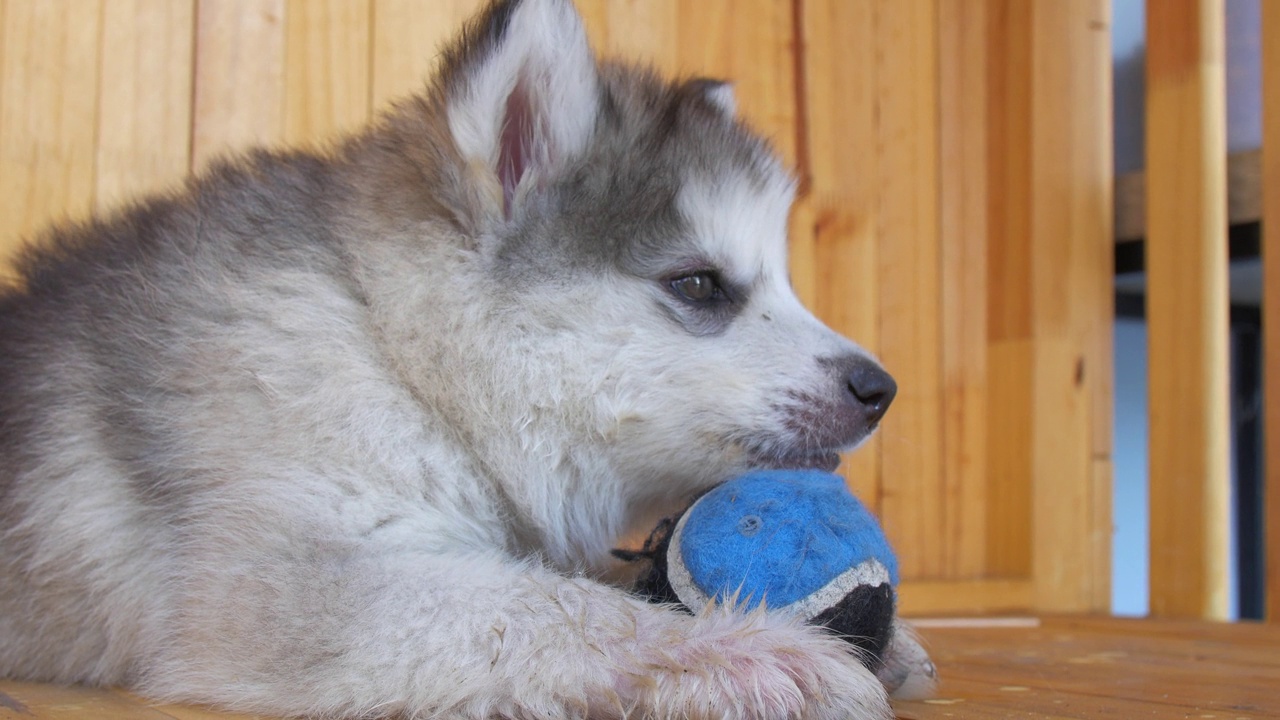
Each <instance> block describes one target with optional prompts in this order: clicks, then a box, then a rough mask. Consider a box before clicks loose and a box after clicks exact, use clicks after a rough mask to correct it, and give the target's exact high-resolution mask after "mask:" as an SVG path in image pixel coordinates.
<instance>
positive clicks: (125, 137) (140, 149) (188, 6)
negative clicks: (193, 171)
mask: <svg viewBox="0 0 1280 720" xmlns="http://www.w3.org/2000/svg"><path fill="white" fill-rule="evenodd" d="M194 31H195V0H111V2H107V3H104V4H103V7H102V45H103V47H104V48H108V49H109V51H108V52H103V53H102V54H101V58H100V61H99V63H98V78H99V80H98V82H99V85H100V86H101V88H102V93H101V100H100V101H99V103H98V107H99V116H98V130H97V138H96V141H97V146H96V148H95V151H96V158H95V159H96V162H95V167H94V170H95V206H96V209H97V210H99V211H101V210H105V209H107V208H110V207H113V206H115V205H117V204H119V203H120V202H122V201H125V200H128V199H131V198H134V197H136V196H138V195H140V194H143V193H146V192H150V191H153V190H157V189H161V188H165V187H169V186H173V185H175V184H177V183H178V182H179V181H181V179H182V178H183V177H184V176H185V175H186V174H187V171H188V169H189V168H190V167H191V67H192V62H193V59H194V51H195V50H194V48H195V37H194Z"/></svg>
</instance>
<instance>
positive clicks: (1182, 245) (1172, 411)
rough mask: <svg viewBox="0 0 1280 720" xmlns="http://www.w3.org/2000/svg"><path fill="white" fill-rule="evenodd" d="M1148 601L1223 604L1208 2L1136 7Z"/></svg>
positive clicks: (1220, 321)
mask: <svg viewBox="0 0 1280 720" xmlns="http://www.w3.org/2000/svg"><path fill="white" fill-rule="evenodd" d="M1147 38H1148V46H1147V117H1146V123H1147V148H1146V157H1147V166H1146V167H1147V243H1146V248H1147V322H1148V348H1149V349H1148V357H1149V358H1150V361H1149V382H1150V391H1149V413H1150V430H1149V443H1150V445H1149V447H1150V512H1151V612H1152V614H1153V615H1158V616H1164V617H1207V618H1224V617H1226V613H1227V522H1228V521H1227V513H1228V508H1227V496H1228V480H1229V461H1228V455H1227V452H1228V435H1229V425H1228V404H1227V403H1228V359H1227V354H1228V352H1227V302H1228V301H1227V269H1226V262H1227V244H1226V242H1227V240H1226V230H1227V218H1226V180H1225V177H1226V167H1225V157H1226V154H1225V150H1226V140H1225V112H1226V110H1225V96H1224V87H1223V86H1224V64H1223V63H1224V61H1223V5H1222V0H1166V1H1165V2H1160V3H1153V4H1151V5H1150V6H1149V7H1148V11H1147Z"/></svg>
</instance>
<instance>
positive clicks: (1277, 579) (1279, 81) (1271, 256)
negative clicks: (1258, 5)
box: [1261, 2, 1280, 623]
mask: <svg viewBox="0 0 1280 720" xmlns="http://www.w3.org/2000/svg"><path fill="white" fill-rule="evenodd" d="M1262 88H1263V89H1262V117H1263V122H1262V126H1263V130H1262V132H1263V138H1262V193H1261V195H1262V197H1263V208H1262V214H1263V222H1262V234H1263V238H1262V261H1263V264H1264V265H1263V269H1262V273H1263V275H1262V276H1263V279H1264V282H1263V283H1262V294H1263V298H1262V321H1263V323H1264V328H1263V333H1262V334H1263V342H1264V349H1263V377H1265V378H1267V382H1264V383H1263V385H1264V386H1265V388H1264V392H1265V393H1266V395H1265V398H1264V402H1263V406H1264V417H1263V422H1262V424H1263V431H1264V432H1265V433H1266V437H1265V440H1264V448H1265V449H1264V453H1265V458H1266V462H1265V463H1264V465H1265V472H1266V479H1265V483H1266V503H1267V507H1266V519H1265V523H1266V547H1267V570H1266V572H1267V577H1266V615H1267V620H1268V621H1270V622H1273V623H1280V4H1277V3H1275V2H1266V3H1262Z"/></svg>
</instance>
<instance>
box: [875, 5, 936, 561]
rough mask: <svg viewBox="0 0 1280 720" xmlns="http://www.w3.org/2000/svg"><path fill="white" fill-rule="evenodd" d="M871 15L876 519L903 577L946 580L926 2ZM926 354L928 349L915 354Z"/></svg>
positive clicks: (931, 54)
mask: <svg viewBox="0 0 1280 720" xmlns="http://www.w3.org/2000/svg"><path fill="white" fill-rule="evenodd" d="M875 7H876V34H875V48H876V55H877V57H878V58H879V60H880V63H881V66H880V68H879V75H878V77H877V79H876V96H877V98H878V106H879V109H878V113H879V123H878V126H877V131H878V132H877V135H876V137H877V143H878V146H877V152H878V155H879V164H880V166H879V172H878V173H877V176H876V181H877V183H878V184H879V188H880V190H879V193H880V194H879V198H880V199H879V203H880V212H879V216H878V219H879V224H878V228H877V241H878V243H879V247H878V249H877V265H876V272H877V273H878V274H879V276H880V278H881V279H882V282H881V285H880V308H879V311H880V323H881V328H880V356H881V359H882V360H883V361H884V364H885V366H886V367H887V368H888V369H889V371H890V372H891V373H892V374H893V375H894V377H895V378H896V379H897V381H898V387H899V390H898V396H897V399H896V400H894V408H893V411H892V412H891V413H889V415H887V416H886V417H885V420H884V422H883V423H882V425H881V430H880V432H881V439H880V443H881V473H882V476H881V510H882V520H883V522H884V526H885V531H886V533H887V534H888V535H889V537H890V540H891V541H893V542H895V543H897V544H898V545H900V546H901V547H904V548H908V549H909V550H908V551H907V552H904V553H902V557H901V558H900V562H901V563H902V567H903V573H904V575H906V576H908V577H913V578H918V579H928V578H938V577H942V576H943V575H944V573H945V563H944V562H943V560H944V555H945V549H944V545H945V539H944V538H943V537H941V535H940V534H939V533H938V532H937V530H938V529H939V528H942V527H943V526H944V512H943V502H944V493H943V488H942V487H941V479H942V437H943V433H942V417H941V410H940V408H941V403H942V392H941V380H942V377H941V372H942V371H941V353H940V352H939V348H938V342H939V337H940V327H939V323H940V320H941V318H940V317H939V314H940V313H939V311H940V301H941V297H940V277H939V264H938V263H939V246H938V107H937V93H938V56H937V52H938V42H937V32H938V27H937V23H938V15H937V5H936V3H935V2H912V3H902V2H897V0H883V1H878V2H877V3H876V4H875ZM925 348H928V350H924V349H925Z"/></svg>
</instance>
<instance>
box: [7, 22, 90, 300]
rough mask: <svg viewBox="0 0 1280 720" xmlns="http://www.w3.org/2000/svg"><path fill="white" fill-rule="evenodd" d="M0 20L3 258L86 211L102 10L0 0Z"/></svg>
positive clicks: (88, 197) (88, 204)
mask: <svg viewBox="0 0 1280 720" xmlns="http://www.w3.org/2000/svg"><path fill="white" fill-rule="evenodd" d="M3 20H4V25H3V27H0V92H2V93H3V95H2V96H0V164H2V165H3V168H4V172H0V253H2V254H3V256H4V258H6V259H7V258H8V256H9V255H10V254H11V253H12V252H13V251H14V250H15V249H16V248H17V247H19V246H20V244H21V242H22V241H23V240H24V239H27V238H26V236H29V235H30V234H31V233H32V232H34V231H35V230H37V229H38V228H40V227H41V226H43V225H44V224H46V223H47V222H48V221H50V220H52V219H56V218H60V217H65V216H79V215H84V214H85V213H87V212H88V211H89V210H90V209H92V207H93V186H94V157H95V153H94V134H95V128H96V124H97V102H98V72H97V62H98V49H99V41H100V40H101V26H102V25H101V23H102V6H101V3H100V2H96V1H94V0H87V1H80V0H7V1H6V3H5V5H4V18H3ZM5 274H6V275H8V272H7V271H6V272H5ZM5 279H8V278H5Z"/></svg>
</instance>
